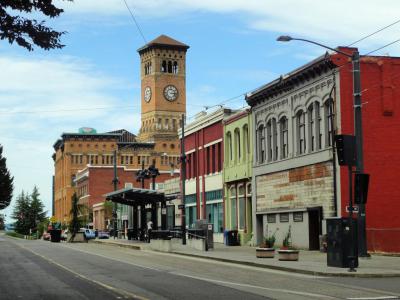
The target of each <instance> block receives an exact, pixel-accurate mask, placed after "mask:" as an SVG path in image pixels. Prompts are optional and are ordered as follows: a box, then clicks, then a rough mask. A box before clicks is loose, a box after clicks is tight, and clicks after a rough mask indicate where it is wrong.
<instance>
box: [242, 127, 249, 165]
mask: <svg viewBox="0 0 400 300" xmlns="http://www.w3.org/2000/svg"><path fill="white" fill-rule="evenodd" d="M248 155H249V127H248V126H247V125H244V126H243V159H246V158H247V157H248Z"/></svg>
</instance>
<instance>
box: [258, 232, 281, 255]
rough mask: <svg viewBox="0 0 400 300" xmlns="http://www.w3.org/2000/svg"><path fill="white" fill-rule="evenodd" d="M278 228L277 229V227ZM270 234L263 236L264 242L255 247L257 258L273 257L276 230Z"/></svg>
mask: <svg viewBox="0 0 400 300" xmlns="http://www.w3.org/2000/svg"><path fill="white" fill-rule="evenodd" d="M277 230H278V229H277ZM277 230H275V232H274V233H273V234H272V235H267V236H266V237H264V242H263V243H262V244H261V245H260V247H257V248H256V257H259V258H273V257H274V256H275V248H274V245H275V241H276V237H275V234H276V231H277Z"/></svg>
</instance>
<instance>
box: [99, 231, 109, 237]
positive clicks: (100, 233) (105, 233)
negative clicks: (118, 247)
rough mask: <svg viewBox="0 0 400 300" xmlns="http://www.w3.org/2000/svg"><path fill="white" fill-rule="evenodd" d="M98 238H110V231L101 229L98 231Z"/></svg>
mask: <svg viewBox="0 0 400 300" xmlns="http://www.w3.org/2000/svg"><path fill="white" fill-rule="evenodd" d="M97 238H99V239H109V238H110V233H109V232H108V231H99V232H98V233H97Z"/></svg>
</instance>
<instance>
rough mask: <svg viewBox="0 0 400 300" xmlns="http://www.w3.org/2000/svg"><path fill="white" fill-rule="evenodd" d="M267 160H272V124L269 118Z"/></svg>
mask: <svg viewBox="0 0 400 300" xmlns="http://www.w3.org/2000/svg"><path fill="white" fill-rule="evenodd" d="M267 147H268V148H267V149H268V152H267V161H271V160H272V149H273V146H272V125H271V120H269V121H268V122H267Z"/></svg>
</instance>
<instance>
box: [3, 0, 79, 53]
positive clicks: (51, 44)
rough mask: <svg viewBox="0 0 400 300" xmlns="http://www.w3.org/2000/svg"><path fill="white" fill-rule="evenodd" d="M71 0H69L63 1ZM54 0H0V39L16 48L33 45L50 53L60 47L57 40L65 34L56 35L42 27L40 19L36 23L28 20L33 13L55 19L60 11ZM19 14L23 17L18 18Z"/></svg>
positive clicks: (55, 32)
mask: <svg viewBox="0 0 400 300" xmlns="http://www.w3.org/2000/svg"><path fill="white" fill-rule="evenodd" d="M65 1H72V0H65ZM54 2H55V1H54V0H0V39H1V40H8V42H9V43H10V44H13V43H14V42H16V43H17V44H18V45H19V46H21V47H24V48H26V49H28V50H29V51H32V50H33V46H34V45H36V46H39V47H40V48H42V49H45V50H50V49H56V48H62V47H64V45H62V44H61V43H60V37H61V36H62V35H63V34H64V33H65V32H59V31H56V30H53V29H52V28H50V27H48V26H46V22H45V21H44V20H42V21H37V20H35V19H33V18H28V17H25V16H29V15H31V14H34V15H35V16H36V15H37V12H39V13H41V14H43V15H44V16H45V17H48V18H55V17H58V16H60V14H62V13H63V12H64V10H63V9H61V8H57V7H56V6H55V5H54V4H53V3H54ZM18 14H23V15H24V16H19V15H18Z"/></svg>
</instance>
